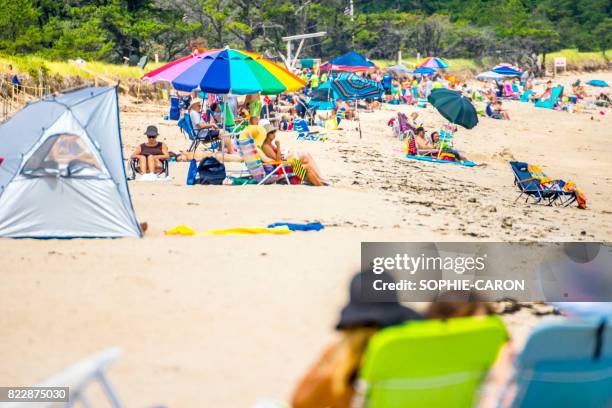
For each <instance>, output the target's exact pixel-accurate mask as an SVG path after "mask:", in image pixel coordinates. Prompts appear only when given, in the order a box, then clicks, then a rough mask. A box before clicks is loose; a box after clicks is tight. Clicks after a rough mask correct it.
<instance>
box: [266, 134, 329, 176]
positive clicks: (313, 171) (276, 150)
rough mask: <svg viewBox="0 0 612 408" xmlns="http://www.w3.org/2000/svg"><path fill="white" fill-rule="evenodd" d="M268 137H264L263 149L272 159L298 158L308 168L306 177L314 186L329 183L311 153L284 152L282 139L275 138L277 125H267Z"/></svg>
mask: <svg viewBox="0 0 612 408" xmlns="http://www.w3.org/2000/svg"><path fill="white" fill-rule="evenodd" d="M264 128H265V131H266V138H265V139H264V141H263V143H262V145H261V150H262V152H263V153H264V154H265V155H266V156H267V157H268V158H270V159H272V160H275V161H285V160H290V159H296V160H298V161H299V162H300V163H301V164H302V167H304V170H306V178H307V179H308V181H309V182H310V183H311V184H312V185H313V186H317V187H320V186H324V185H327V184H328V183H327V182H326V181H325V180H324V179H323V177H322V176H321V173H320V171H319V168H318V166H317V164H316V163H315V161H314V159H313V158H312V156H311V155H310V154H309V153H301V152H295V153H293V152H289V151H288V152H286V153H284V154H283V151H282V150H281V147H280V146H281V144H280V141H278V140H275V138H276V131H277V130H278V129H276V127H274V125H271V124H270V125H266V126H265V127H264Z"/></svg>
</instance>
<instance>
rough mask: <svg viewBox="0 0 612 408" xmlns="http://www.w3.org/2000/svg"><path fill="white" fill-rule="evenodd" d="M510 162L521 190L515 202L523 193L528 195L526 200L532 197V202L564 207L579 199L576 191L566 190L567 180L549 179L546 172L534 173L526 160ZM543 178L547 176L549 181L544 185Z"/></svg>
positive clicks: (516, 182) (515, 182)
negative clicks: (564, 187)
mask: <svg viewBox="0 0 612 408" xmlns="http://www.w3.org/2000/svg"><path fill="white" fill-rule="evenodd" d="M509 164H510V167H511V168H512V172H513V173H514V184H515V185H516V186H517V187H518V189H519V190H520V194H519V196H518V197H517V198H516V199H515V200H514V201H515V202H516V201H518V200H519V199H520V198H521V197H522V196H523V195H525V196H526V197H525V202H529V199H530V198H531V199H532V200H533V202H532V204H540V203H545V204H547V205H553V204H558V205H561V206H563V207H567V206H569V205H570V204H572V203H574V202H575V201H576V200H577V194H576V192H575V191H565V190H564V189H563V186H564V185H565V181H563V180H552V179H548V178H547V177H546V175H545V174H544V173H540V174H538V175H534V174H533V173H531V171H530V170H529V165H528V164H527V163H525V162H517V161H511V162H510V163H509ZM542 178H547V179H548V180H549V181H548V182H547V183H546V184H545V185H542V182H541V180H542Z"/></svg>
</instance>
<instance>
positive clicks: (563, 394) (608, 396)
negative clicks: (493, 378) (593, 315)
mask: <svg viewBox="0 0 612 408" xmlns="http://www.w3.org/2000/svg"><path fill="white" fill-rule="evenodd" d="M512 385H515V386H516V392H515V396H514V400H513V401H512V405H511V406H512V407H514V408H518V407H555V408H575V407H580V408H604V407H605V408H609V407H612V325H610V323H608V324H606V323H605V321H602V320H598V319H593V320H590V321H573V322H555V323H546V324H543V325H540V326H539V327H537V328H536V329H535V330H534V331H533V333H531V335H530V336H529V339H528V340H527V343H526V344H525V348H524V349H523V351H522V352H521V353H520V354H519V355H518V356H517V359H516V361H515V371H514V376H513V380H512ZM508 389H510V387H507V388H506V391H508ZM505 399H506V394H505V392H504V393H502V396H501V399H500V406H503V405H502V401H504V400H505Z"/></svg>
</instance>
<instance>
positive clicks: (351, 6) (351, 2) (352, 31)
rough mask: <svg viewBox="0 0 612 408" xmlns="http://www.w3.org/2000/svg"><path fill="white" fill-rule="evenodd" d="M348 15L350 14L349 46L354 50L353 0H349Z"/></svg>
mask: <svg viewBox="0 0 612 408" xmlns="http://www.w3.org/2000/svg"><path fill="white" fill-rule="evenodd" d="M349 13H351V46H352V48H353V49H355V9H354V8H353V0H350V4H349Z"/></svg>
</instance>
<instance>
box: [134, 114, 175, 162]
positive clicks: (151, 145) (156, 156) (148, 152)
mask: <svg viewBox="0 0 612 408" xmlns="http://www.w3.org/2000/svg"><path fill="white" fill-rule="evenodd" d="M144 134H145V135H146V136H147V142H146V143H142V144H140V145H139V146H137V147H136V149H134V153H132V156H131V157H132V159H137V160H138V166H137V167H136V170H137V171H138V173H140V174H145V173H155V174H157V173H159V172H160V171H161V170H162V169H163V168H164V165H163V163H162V160H168V159H169V158H170V155H169V154H168V146H166V144H165V143H163V142H158V141H157V136H159V132H158V131H157V127H155V126H148V127H147V130H146V131H145V133H144Z"/></svg>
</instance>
